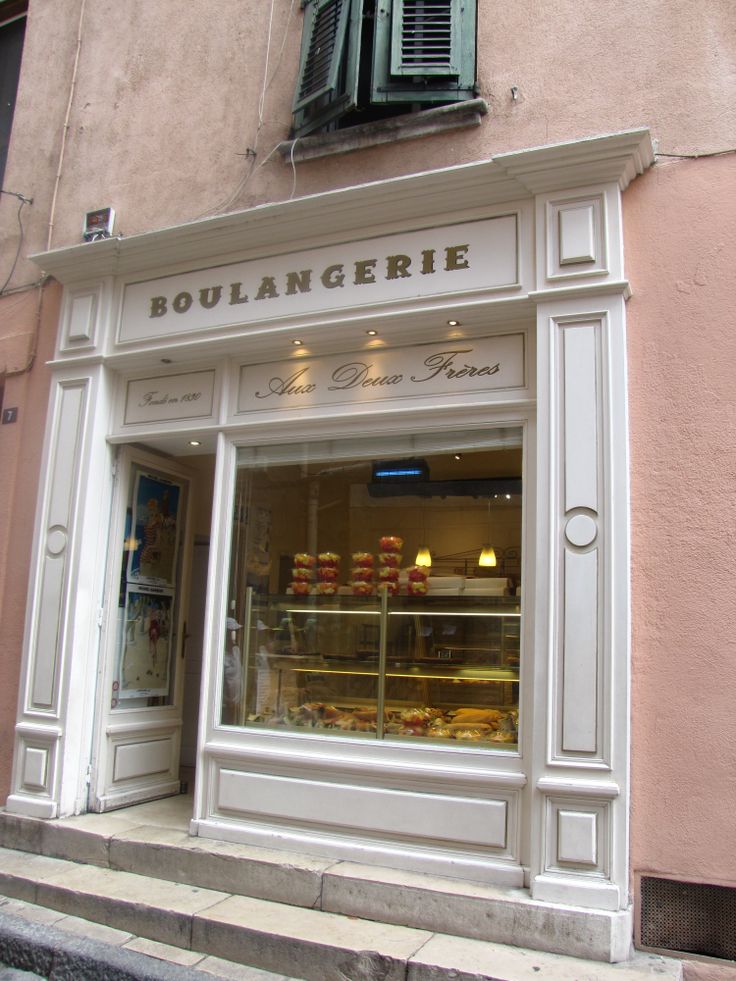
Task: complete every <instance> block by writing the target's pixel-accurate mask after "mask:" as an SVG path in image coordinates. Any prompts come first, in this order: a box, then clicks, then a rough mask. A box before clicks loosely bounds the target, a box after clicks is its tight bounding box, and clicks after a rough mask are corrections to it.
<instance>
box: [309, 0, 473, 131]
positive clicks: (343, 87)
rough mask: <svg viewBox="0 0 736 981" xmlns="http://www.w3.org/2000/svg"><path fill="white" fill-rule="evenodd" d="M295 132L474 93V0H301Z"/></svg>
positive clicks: (339, 125)
mask: <svg viewBox="0 0 736 981" xmlns="http://www.w3.org/2000/svg"><path fill="white" fill-rule="evenodd" d="M303 5H304V32H303V35H302V49H301V61H300V67H299V78H298V81H297V88H296V95H295V98H294V107H293V108H294V135H295V136H306V135H307V134H309V133H314V132H318V131H321V132H325V131H328V130H333V129H339V128H343V127H346V126H355V125H357V124H358V123H364V122H370V121H372V120H375V119H385V118H386V117H388V116H392V115H399V114H401V113H406V112H411V111H414V110H417V109H425V108H429V107H431V106H436V105H444V104H448V103H452V102H461V101H464V100H466V99H472V98H474V97H475V95H476V94H477V93H476V88H475V31H476V0H303Z"/></svg>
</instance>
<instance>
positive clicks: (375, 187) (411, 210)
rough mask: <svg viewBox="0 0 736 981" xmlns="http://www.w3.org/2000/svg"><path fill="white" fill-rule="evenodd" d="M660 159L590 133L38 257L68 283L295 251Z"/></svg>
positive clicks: (632, 134)
mask: <svg viewBox="0 0 736 981" xmlns="http://www.w3.org/2000/svg"><path fill="white" fill-rule="evenodd" d="M653 163H654V151H653V148H652V141H651V138H650V135H649V130H648V129H636V130H631V131H629V132H624V133H614V134H611V135H606V136H597V137H591V138H590V139H585V140H576V141H574V142H571V143H561V144H556V145H552V146H546V147H537V148H534V149H531V150H522V151H518V152H514V153H503V154H498V155H497V156H495V157H493V158H492V159H491V160H490V161H483V162H480V163H472V164H465V165H463V166H460V167H451V168H447V169H446V170H436V171H428V172H426V173H423V174H415V175H411V176H408V177H400V178H394V179H391V180H387V181H376V182H374V183H371V184H364V185H360V186H357V187H349V188H342V189H339V190H336V191H328V192H325V193H322V194H315V195H310V196H307V197H303V198H296V199H294V200H291V201H284V202H279V203H276V204H266V205H261V206H259V207H256V208H251V209H249V210H247V211H241V212H233V213H230V214H227V215H218V216H216V217H214V218H204V219H201V220H198V221H193V222H187V223H186V224H183V225H178V226H176V227H174V228H167V229H161V230H157V231H153V232H145V233H143V234H140V235H133V236H131V237H130V238H125V239H124V238H110V239H105V240H103V241H100V242H90V243H87V244H82V245H74V246H70V247H68V248H64V249H56V250H54V251H52V252H44V253H38V254H36V255H34V256H32V258H33V260H34V261H35V262H36V263H37V264H38V265H39V266H40V267H41V268H42V269H44V270H45V271H46V272H49V273H51V274H52V275H53V276H55V277H56V278H57V279H58V280H60V281H61V282H63V283H72V282H75V281H80V280H82V279H84V280H89V279H90V277H101V276H108V275H118V276H121V275H135V274H137V273H144V274H145V273H147V272H148V271H149V270H150V269H152V268H156V267H158V268H160V267H162V266H163V265H165V264H167V265H169V266H173V265H175V264H178V263H190V262H197V263H200V264H202V263H203V261H204V263H205V264H206V262H207V261H208V260H210V259H216V258H217V257H222V256H225V255H228V254H231V255H234V256H237V255H239V254H242V253H243V249H244V246H243V243H244V242H247V243H248V248H249V249H255V250H257V252H259V253H261V254H268V253H269V252H273V251H284V250H287V251H288V250H289V249H290V248H291V247H292V243H293V242H294V241H296V240H298V239H303V240H304V241H305V242H308V241H310V239H313V238H314V234H315V229H316V228H319V229H320V234H321V235H322V236H328V237H330V238H333V239H335V240H340V239H342V238H343V237H344V236H345V235H346V234H347V235H352V234H354V230H355V229H356V228H365V229H368V228H377V227H379V226H381V225H391V226H393V227H396V228H401V227H404V228H407V227H410V226H409V224H407V223H413V224H414V226H415V227H416V223H417V220H418V219H417V216H421V227H425V228H426V227H430V226H431V225H432V224H435V223H436V222H437V221H440V220H441V216H442V215H448V214H452V213H454V214H458V213H469V214H473V213H475V214H477V213H478V212H479V211H480V210H481V209H482V208H485V207H488V206H489V205H495V204H499V203H501V202H510V201H514V200H518V199H520V198H527V197H529V195H532V194H538V193H554V192H555V191H562V190H565V189H568V188H574V187H578V186H581V185H590V184H592V183H614V184H616V185H617V186H618V187H619V188H621V189H623V188H624V187H626V185H627V184H628V183H629V181H630V180H631V179H632V178H633V177H635V176H636V175H637V174H640V173H643V172H644V170H646V169H647V168H648V167H649V166H651V164H653Z"/></svg>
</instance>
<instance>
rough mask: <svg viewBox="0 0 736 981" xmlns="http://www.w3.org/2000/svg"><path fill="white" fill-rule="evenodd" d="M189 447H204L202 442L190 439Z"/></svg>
mask: <svg viewBox="0 0 736 981" xmlns="http://www.w3.org/2000/svg"><path fill="white" fill-rule="evenodd" d="M189 445H190V446H201V445H202V442H201V440H198V439H190V440H189Z"/></svg>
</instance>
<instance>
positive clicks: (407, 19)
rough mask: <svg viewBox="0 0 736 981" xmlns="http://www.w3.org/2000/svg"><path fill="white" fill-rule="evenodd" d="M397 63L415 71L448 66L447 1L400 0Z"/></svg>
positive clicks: (449, 11)
mask: <svg viewBox="0 0 736 981" xmlns="http://www.w3.org/2000/svg"><path fill="white" fill-rule="evenodd" d="M401 63H402V65H404V66H407V67H409V66H411V67H414V68H416V71H417V74H421V73H422V71H423V70H425V69H427V68H430V67H447V68H448V69H449V67H450V66H451V65H452V5H451V3H449V2H448V0H404V8H403V17H402V23H401Z"/></svg>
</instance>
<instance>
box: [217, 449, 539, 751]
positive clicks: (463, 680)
mask: <svg viewBox="0 0 736 981" xmlns="http://www.w3.org/2000/svg"><path fill="white" fill-rule="evenodd" d="M521 485H522V444H521V431H520V430H515V429H514V430H499V431H496V432H493V433H491V434H490V435H489V434H488V433H472V432H471V433H464V434H462V436H460V435H457V434H456V435H454V436H452V437H446V436H445V437H443V438H438V437H435V436H432V437H430V436H427V437H411V438H406V439H403V440H392V443H391V446H390V447H389V446H387V445H385V444H384V443H382V442H381V441H379V440H376V441H368V442H364V443H362V444H361V442H360V441H351V442H350V443H342V442H335V443H326V444H313V445H310V444H306V445H304V444H303V445H300V446H283V447H268V448H258V449H243V450H240V451H239V461H238V470H237V478H236V486H235V502H234V525H233V538H232V561H231V570H230V595H229V605H228V608H227V611H226V620H227V622H226V630H225V651H224V661H223V667H222V698H223V700H222V717H221V721H222V723H223V724H225V725H235V726H243V727H246V728H255V729H270V730H290V731H293V732H303V731H310V732H312V733H318V734H320V735H324V736H325V737H330V736H347V737H356V738H362V739H373V740H375V739H382V740H407V739H409V740H414V741H417V740H421V741H422V743H423V744H426V743H428V742H431V743H434V744H442V745H460V744H461V743H462V744H464V745H467V746H475V747H479V748H484V749H501V750H507V751H508V750H511V751H515V750H516V749H517V748H518V725H519V671H520V664H521V658H522V650H521V636H522V630H521V596H520V592H521V590H520V584H521V574H522V568H521V554H522V553H521V540H522V503H521V500H522V499H521ZM491 545H492V546H493V549H492V551H493V556H494V558H493V561H495V565H486V564H483V563H482V562H481V560H480V556H481V552H482V551H483V550H484V547H485V548H486V555H488V553H489V551H490V549H488V546H491ZM422 554H423V555H424V561H429V562H430V563H431V564H430V565H423V564H421V562H422Z"/></svg>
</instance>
